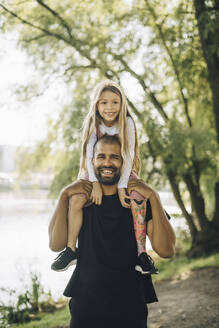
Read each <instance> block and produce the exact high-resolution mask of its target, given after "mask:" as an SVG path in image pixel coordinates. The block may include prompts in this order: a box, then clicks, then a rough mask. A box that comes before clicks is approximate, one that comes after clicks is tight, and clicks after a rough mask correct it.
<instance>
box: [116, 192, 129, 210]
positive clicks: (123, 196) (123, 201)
mask: <svg viewBox="0 0 219 328" xmlns="http://www.w3.org/2000/svg"><path fill="white" fill-rule="evenodd" d="M118 195H119V200H120V203H121V204H122V206H123V207H126V208H130V203H127V200H129V199H130V197H129V196H128V195H127V194H126V191H125V189H124V188H119V189H118Z"/></svg>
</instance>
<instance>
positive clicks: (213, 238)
mask: <svg viewBox="0 0 219 328" xmlns="http://www.w3.org/2000/svg"><path fill="white" fill-rule="evenodd" d="M218 251H219V232H218V231H216V230H214V229H212V228H210V227H209V228H204V229H202V230H201V231H198V233H197V234H196V236H195V238H194V239H192V245H191V248H190V249H189V251H188V252H187V256H188V257H199V256H207V255H210V254H213V253H216V252H218Z"/></svg>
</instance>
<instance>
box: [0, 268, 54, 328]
mask: <svg viewBox="0 0 219 328" xmlns="http://www.w3.org/2000/svg"><path fill="white" fill-rule="evenodd" d="M1 290H2V291H4V292H6V293H8V294H9V296H13V298H14V297H15V295H16V291H15V290H10V289H4V288H1ZM10 303H11V304H9V305H6V304H4V303H2V304H0V326H1V327H4V328H5V327H9V325H10V324H13V323H24V322H28V321H30V320H33V319H34V318H35V315H36V314H37V313H39V312H41V307H43V310H44V311H45V310H46V309H49V311H50V312H51V311H53V310H54V309H55V308H56V307H55V304H54V302H53V300H52V297H51V292H50V291H49V292H45V290H44V289H43V287H42V285H41V282H40V279H39V277H38V276H37V274H35V273H31V287H30V289H28V290H26V291H25V292H24V293H21V294H19V295H18V296H17V297H16V301H13V302H10Z"/></svg>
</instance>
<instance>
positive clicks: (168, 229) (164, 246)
mask: <svg viewBox="0 0 219 328" xmlns="http://www.w3.org/2000/svg"><path fill="white" fill-rule="evenodd" d="M131 190H136V191H137V192H139V193H140V194H141V195H142V196H144V197H145V198H147V199H149V200H150V204H151V209H152V220H150V221H149V222H148V224H147V234H148V237H149V239H150V242H151V246H152V248H153V250H154V251H155V252H156V253H157V254H158V255H159V256H160V257H164V258H165V257H172V256H173V255H174V247H175V242H176V237H175V233H174V231H173V228H172V226H171V224H170V223H169V220H168V218H167V216H166V214H165V211H164V209H163V207H162V204H161V201H160V197H159V195H158V193H157V192H156V191H155V190H153V189H152V188H151V187H149V186H148V185H147V184H146V183H145V182H144V181H142V180H140V179H133V180H131V181H130V182H129V185H128V192H130V191H131Z"/></svg>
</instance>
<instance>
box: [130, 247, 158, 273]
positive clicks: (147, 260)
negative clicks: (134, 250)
mask: <svg viewBox="0 0 219 328" xmlns="http://www.w3.org/2000/svg"><path fill="white" fill-rule="evenodd" d="M135 270H136V271H139V272H141V273H142V274H157V273H159V271H158V269H157V268H156V267H155V265H154V261H153V260H152V258H151V257H150V256H149V255H148V254H147V253H145V252H144V253H141V254H140V255H139V256H138V262H137V265H136V266H135Z"/></svg>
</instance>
